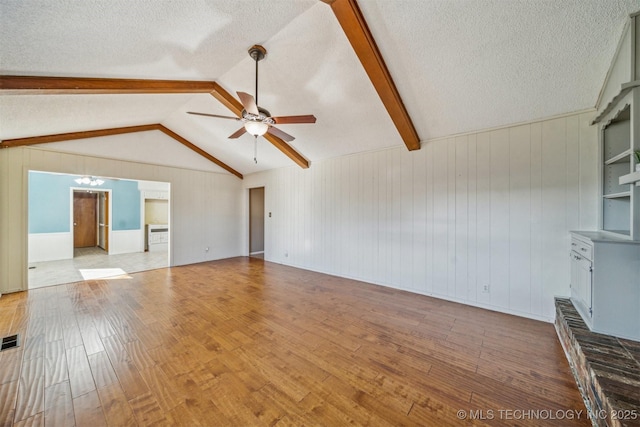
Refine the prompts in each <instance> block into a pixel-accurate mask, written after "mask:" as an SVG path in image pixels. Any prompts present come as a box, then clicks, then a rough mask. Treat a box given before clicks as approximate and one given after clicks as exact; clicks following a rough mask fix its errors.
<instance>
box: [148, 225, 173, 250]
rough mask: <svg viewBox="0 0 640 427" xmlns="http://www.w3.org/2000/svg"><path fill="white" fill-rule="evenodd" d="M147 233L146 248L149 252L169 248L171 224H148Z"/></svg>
mask: <svg viewBox="0 0 640 427" xmlns="http://www.w3.org/2000/svg"><path fill="white" fill-rule="evenodd" d="M145 234H146V243H147V244H146V249H147V250H148V251H149V252H156V251H166V250H168V248H169V226H168V225H167V224H147V225H146V233H145Z"/></svg>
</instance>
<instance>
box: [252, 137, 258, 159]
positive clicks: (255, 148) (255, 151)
mask: <svg viewBox="0 0 640 427" xmlns="http://www.w3.org/2000/svg"><path fill="white" fill-rule="evenodd" d="M253 161H254V162H256V165H257V164H258V135H254V136H253Z"/></svg>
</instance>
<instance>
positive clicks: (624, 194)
mask: <svg viewBox="0 0 640 427" xmlns="http://www.w3.org/2000/svg"><path fill="white" fill-rule="evenodd" d="M602 197H604V198H605V199H621V198H623V197H631V192H630V191H623V192H622V193H613V194H605V195H604V196H602Z"/></svg>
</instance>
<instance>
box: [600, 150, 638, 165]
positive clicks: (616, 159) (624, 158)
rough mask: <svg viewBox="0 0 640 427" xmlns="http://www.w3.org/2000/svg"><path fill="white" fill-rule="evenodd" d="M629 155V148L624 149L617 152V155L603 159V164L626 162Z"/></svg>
mask: <svg viewBox="0 0 640 427" xmlns="http://www.w3.org/2000/svg"><path fill="white" fill-rule="evenodd" d="M630 157H631V149H629V150H625V151H623V152H622V153H620V154H618V155H617V156H614V157H612V158H610V159H608V160H605V162H604V164H605V165H616V164H623V163H626V164H628V163H629V161H630V159H629V158H630Z"/></svg>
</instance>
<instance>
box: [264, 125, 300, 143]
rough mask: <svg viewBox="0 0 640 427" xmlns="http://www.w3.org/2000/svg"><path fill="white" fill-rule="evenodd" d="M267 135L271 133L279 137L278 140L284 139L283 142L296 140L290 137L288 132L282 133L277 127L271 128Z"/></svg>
mask: <svg viewBox="0 0 640 427" xmlns="http://www.w3.org/2000/svg"><path fill="white" fill-rule="evenodd" d="M267 133H270V134H271V135H273V136H277V137H278V138H280V139H282V140H283V141H287V142H291V141H293V140H294V139H295V138H294V137H293V136H291V135H289V134H288V133H286V132H283V131H281V130H280V129H278V128H277V127H274V126H269V129H268V130H267Z"/></svg>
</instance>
